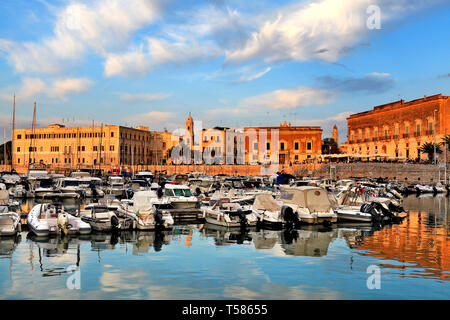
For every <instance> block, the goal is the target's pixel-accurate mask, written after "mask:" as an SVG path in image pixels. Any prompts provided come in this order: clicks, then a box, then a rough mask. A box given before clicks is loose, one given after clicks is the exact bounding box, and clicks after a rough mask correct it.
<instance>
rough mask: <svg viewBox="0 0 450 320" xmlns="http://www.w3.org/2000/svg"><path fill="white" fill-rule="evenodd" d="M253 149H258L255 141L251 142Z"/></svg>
mask: <svg viewBox="0 0 450 320" xmlns="http://www.w3.org/2000/svg"><path fill="white" fill-rule="evenodd" d="M253 150H258V143H257V142H255V143H253Z"/></svg>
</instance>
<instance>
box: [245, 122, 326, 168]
mask: <svg viewBox="0 0 450 320" xmlns="http://www.w3.org/2000/svg"><path fill="white" fill-rule="evenodd" d="M252 132H253V133H254V134H252ZM276 132H278V139H277V137H276ZM244 133H245V158H246V163H249V164H252V163H257V162H260V163H263V162H266V161H269V159H270V161H272V162H278V163H281V164H289V163H299V162H302V161H304V160H307V159H309V158H313V157H314V156H317V155H320V154H321V153H322V150H321V149H322V129H321V128H320V127H302V126H291V124H290V123H286V121H285V122H284V123H283V124H280V126H278V127H247V128H244ZM264 133H266V135H267V137H266V138H264ZM264 144H265V145H264ZM274 144H276V145H274ZM277 153H278V156H277V157H276V158H275V157H274V155H276V154H277Z"/></svg>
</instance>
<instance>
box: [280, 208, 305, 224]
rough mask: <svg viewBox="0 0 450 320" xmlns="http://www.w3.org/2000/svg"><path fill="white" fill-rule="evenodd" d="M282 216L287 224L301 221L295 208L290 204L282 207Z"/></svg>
mask: <svg viewBox="0 0 450 320" xmlns="http://www.w3.org/2000/svg"><path fill="white" fill-rule="evenodd" d="M281 217H282V218H283V220H284V221H285V222H286V223H287V224H290V225H295V224H298V223H299V222H300V221H299V219H298V216H297V214H295V213H294V210H293V209H292V208H291V207H289V206H283V207H282V208H281Z"/></svg>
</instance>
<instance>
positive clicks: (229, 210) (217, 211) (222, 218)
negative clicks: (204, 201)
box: [203, 199, 258, 228]
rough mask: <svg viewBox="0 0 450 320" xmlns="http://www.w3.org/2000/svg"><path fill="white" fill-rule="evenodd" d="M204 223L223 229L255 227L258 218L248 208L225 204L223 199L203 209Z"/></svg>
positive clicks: (235, 204) (229, 203) (230, 203)
mask: <svg viewBox="0 0 450 320" xmlns="http://www.w3.org/2000/svg"><path fill="white" fill-rule="evenodd" d="M203 215H204V217H205V220H206V222H208V223H211V224H215V225H219V226H223V227H228V228H232V227H245V226H256V224H257V222H258V217H257V216H256V215H255V214H254V213H253V210H251V208H250V207H249V206H241V205H240V204H238V203H232V202H226V201H224V199H222V200H220V201H218V202H216V203H215V204H214V205H213V206H212V207H206V208H203Z"/></svg>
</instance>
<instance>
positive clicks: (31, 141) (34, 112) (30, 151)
mask: <svg viewBox="0 0 450 320" xmlns="http://www.w3.org/2000/svg"><path fill="white" fill-rule="evenodd" d="M35 126H36V102H34V110H33V124H32V125H31V135H30V148H29V149H28V170H30V163H31V159H32V158H31V156H32V155H34V149H33V142H34V127H35Z"/></svg>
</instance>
